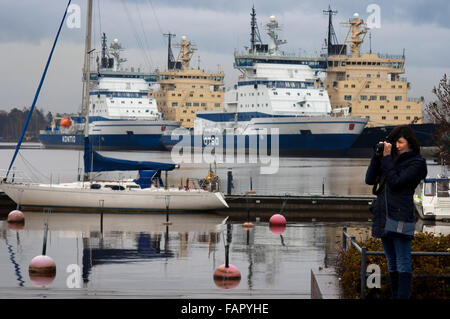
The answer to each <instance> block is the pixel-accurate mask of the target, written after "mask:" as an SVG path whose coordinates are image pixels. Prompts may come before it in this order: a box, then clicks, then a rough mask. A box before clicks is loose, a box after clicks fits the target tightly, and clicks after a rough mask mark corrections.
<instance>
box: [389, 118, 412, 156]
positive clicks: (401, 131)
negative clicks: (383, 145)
mask: <svg viewBox="0 0 450 319" xmlns="http://www.w3.org/2000/svg"><path fill="white" fill-rule="evenodd" d="M400 137H403V138H404V139H405V140H407V141H408V145H409V148H410V149H411V150H412V151H414V152H416V153H419V154H420V144H419V141H418V140H417V137H416V134H415V133H414V131H413V130H412V128H411V127H410V126H409V125H400V126H397V127H396V128H394V129H393V130H392V131H391V133H389V136H388V137H387V140H388V141H389V143H391V144H392V151H393V154H395V155H397V148H396V147H395V145H394V144H395V142H397V140H398V139H399V138H400Z"/></svg>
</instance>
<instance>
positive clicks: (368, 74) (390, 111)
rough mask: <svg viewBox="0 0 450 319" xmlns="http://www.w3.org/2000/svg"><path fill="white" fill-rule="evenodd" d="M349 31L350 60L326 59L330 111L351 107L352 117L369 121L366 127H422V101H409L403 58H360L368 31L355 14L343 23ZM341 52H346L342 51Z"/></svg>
mask: <svg viewBox="0 0 450 319" xmlns="http://www.w3.org/2000/svg"><path fill="white" fill-rule="evenodd" d="M343 24H345V25H347V26H348V27H349V28H350V31H351V39H350V40H347V41H346V43H350V56H347V53H346V52H339V54H336V55H329V56H328V58H327V80H326V82H325V85H326V88H327V91H328V95H329V96H330V102H331V105H332V107H333V108H341V107H344V108H345V107H350V108H351V115H352V116H361V117H366V118H369V123H368V124H367V126H368V127H371V126H385V125H401V124H410V123H419V124H420V123H423V115H422V104H423V98H420V99H419V98H408V97H407V93H408V90H409V89H410V88H411V85H410V83H409V82H407V80H406V78H403V77H400V75H401V74H403V73H404V66H405V57H404V56H388V55H379V54H377V53H363V54H360V47H361V45H362V43H363V40H364V36H365V34H366V33H367V27H366V25H365V23H364V21H363V20H362V19H360V18H359V16H358V15H357V14H355V15H354V16H353V18H352V19H350V20H349V21H348V22H345V23H343ZM341 51H346V50H345V47H344V46H343V49H342V50H341Z"/></svg>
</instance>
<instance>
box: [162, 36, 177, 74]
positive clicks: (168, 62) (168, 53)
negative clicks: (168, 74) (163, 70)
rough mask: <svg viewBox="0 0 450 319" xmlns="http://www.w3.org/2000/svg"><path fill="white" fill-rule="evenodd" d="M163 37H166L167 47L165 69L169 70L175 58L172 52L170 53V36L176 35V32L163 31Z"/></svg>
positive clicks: (172, 66) (173, 64)
mask: <svg viewBox="0 0 450 319" xmlns="http://www.w3.org/2000/svg"><path fill="white" fill-rule="evenodd" d="M163 35H164V36H165V37H167V38H168V40H169V41H168V45H167V46H168V49H167V70H171V69H172V68H174V67H175V58H174V57H173V53H172V38H174V37H175V36H176V34H172V33H170V32H169V33H164V34H163Z"/></svg>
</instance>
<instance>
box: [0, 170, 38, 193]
mask: <svg viewBox="0 0 450 319" xmlns="http://www.w3.org/2000/svg"><path fill="white" fill-rule="evenodd" d="M7 172H8V170H6V169H1V170H0V179H1V180H2V181H4V180H5V178H6V174H7ZM8 181H9V182H11V183H18V184H37V183H36V181H33V179H32V178H31V177H30V176H29V175H27V173H26V172H25V171H20V170H17V169H15V168H14V167H13V168H12V170H11V171H10V173H9V175H8ZM0 189H1V187H0Z"/></svg>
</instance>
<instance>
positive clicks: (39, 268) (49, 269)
mask: <svg viewBox="0 0 450 319" xmlns="http://www.w3.org/2000/svg"><path fill="white" fill-rule="evenodd" d="M28 273H29V275H30V279H31V281H32V282H33V283H34V284H35V285H36V286H41V287H42V286H48V285H50V284H51V283H52V282H53V280H54V279H55V276H56V264H55V262H54V261H53V259H52V258H51V257H49V256H46V255H39V256H36V257H34V258H33V259H32V260H31V262H30V266H29V267H28Z"/></svg>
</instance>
